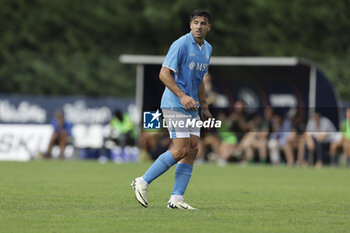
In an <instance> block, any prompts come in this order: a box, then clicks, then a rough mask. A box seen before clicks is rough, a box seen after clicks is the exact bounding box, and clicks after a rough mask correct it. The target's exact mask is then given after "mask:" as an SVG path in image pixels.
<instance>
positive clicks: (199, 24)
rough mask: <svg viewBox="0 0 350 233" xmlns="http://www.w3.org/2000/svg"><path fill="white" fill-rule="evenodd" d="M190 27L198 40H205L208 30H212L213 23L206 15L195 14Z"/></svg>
mask: <svg viewBox="0 0 350 233" xmlns="http://www.w3.org/2000/svg"><path fill="white" fill-rule="evenodd" d="M190 28H191V32H192V35H193V37H194V38H195V39H196V40H199V41H202V40H204V38H205V36H206V35H207V32H208V31H210V28H211V24H209V22H208V19H207V18H206V17H204V16H195V17H193V19H192V21H191V22H190Z"/></svg>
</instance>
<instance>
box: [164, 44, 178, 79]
mask: <svg viewBox="0 0 350 233" xmlns="http://www.w3.org/2000/svg"><path fill="white" fill-rule="evenodd" d="M182 55H183V46H182V43H180V41H178V40H177V41H175V42H174V43H173V44H172V45H171V46H170V49H169V51H168V53H167V55H166V57H165V60H164V62H163V66H165V67H168V68H169V69H171V70H172V71H173V72H174V73H177V71H178V67H179V65H180V64H181V59H182Z"/></svg>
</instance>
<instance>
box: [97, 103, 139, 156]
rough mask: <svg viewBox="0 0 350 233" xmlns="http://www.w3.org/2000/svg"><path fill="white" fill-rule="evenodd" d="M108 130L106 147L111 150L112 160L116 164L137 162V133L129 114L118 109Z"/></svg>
mask: <svg viewBox="0 0 350 233" xmlns="http://www.w3.org/2000/svg"><path fill="white" fill-rule="evenodd" d="M107 128H108V130H107V135H106V136H105V139H104V140H105V143H104V145H105V147H106V148H107V149H110V150H111V159H112V160H114V161H115V162H116V163H121V162H134V161H137V158H138V149H137V147H136V145H135V144H136V135H137V132H136V127H135V125H134V123H133V121H132V119H131V117H130V115H129V113H128V112H125V113H123V112H122V111H121V110H119V109H116V110H115V112H114V115H113V118H112V119H111V121H110V123H109V125H108V126H107Z"/></svg>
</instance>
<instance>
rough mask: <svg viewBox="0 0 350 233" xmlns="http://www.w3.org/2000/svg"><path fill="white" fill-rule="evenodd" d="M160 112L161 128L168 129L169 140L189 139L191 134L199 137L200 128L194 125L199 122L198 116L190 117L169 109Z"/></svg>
mask: <svg viewBox="0 0 350 233" xmlns="http://www.w3.org/2000/svg"><path fill="white" fill-rule="evenodd" d="M162 112H163V121H164V123H163V126H165V127H166V128H167V129H168V132H169V135H170V138H171V139H173V138H189V137H190V135H191V134H192V135H195V136H197V137H200V130H201V128H200V127H198V126H197V124H196V122H197V121H200V118H199V116H191V115H190V114H189V115H187V114H185V113H183V112H178V111H174V110H171V109H162Z"/></svg>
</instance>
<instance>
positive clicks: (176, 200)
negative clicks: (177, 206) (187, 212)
mask: <svg viewBox="0 0 350 233" xmlns="http://www.w3.org/2000/svg"><path fill="white" fill-rule="evenodd" d="M183 199H184V197H183V196H182V195H171V197H170V201H174V202H178V201H182V200H183Z"/></svg>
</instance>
